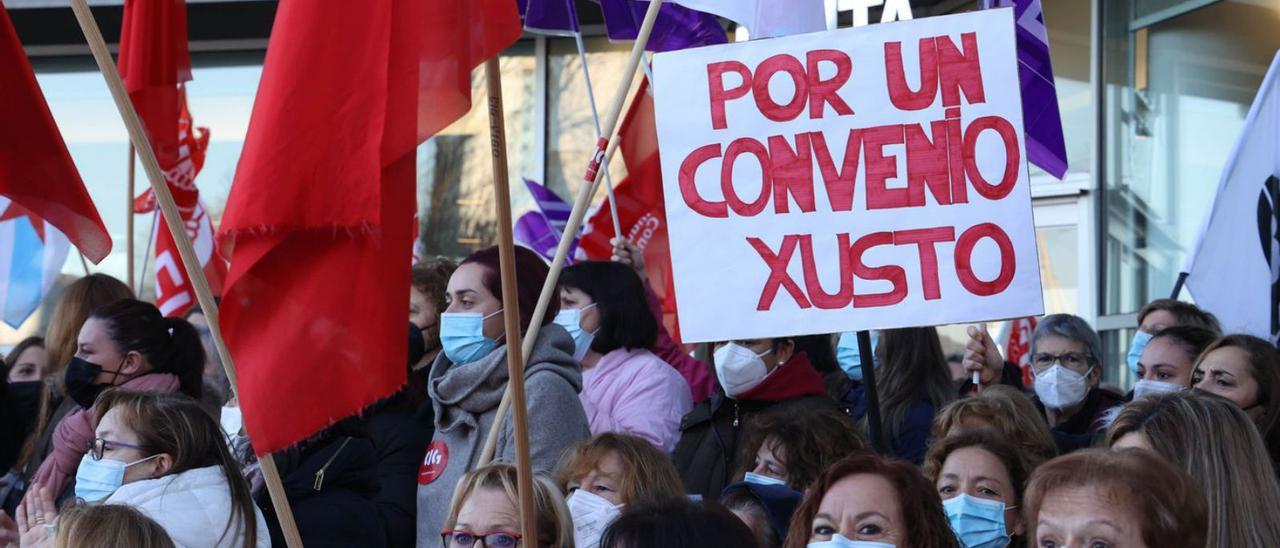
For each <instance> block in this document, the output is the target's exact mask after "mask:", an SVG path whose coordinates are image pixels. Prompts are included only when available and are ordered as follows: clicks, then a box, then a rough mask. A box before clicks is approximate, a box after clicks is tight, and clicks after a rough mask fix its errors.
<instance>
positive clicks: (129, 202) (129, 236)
mask: <svg viewBox="0 0 1280 548" xmlns="http://www.w3.org/2000/svg"><path fill="white" fill-rule="evenodd" d="M134 156H135V153H134V151H133V143H129V176H128V179H127V180H126V183H127V188H128V189H129V190H128V191H127V192H126V193H125V196H124V201H125V206H126V207H125V219H126V225H127V227H128V228H126V229H125V238H126V240H125V242H126V243H125V249H126V250H127V255H128V256H129V260H128V263H127V264H128V268H127V269H126V271H127V272H128V281H129V287H134V285H133V265H134V262H135V261H134V258H135V257H137V255H134V253H133V195H134V192H136V189H135V188H134V173H133V164H134V161H133V158H134Z"/></svg>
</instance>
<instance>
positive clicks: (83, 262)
mask: <svg viewBox="0 0 1280 548" xmlns="http://www.w3.org/2000/svg"><path fill="white" fill-rule="evenodd" d="M76 251H77V252H78V253H80V267H81V268H83V269H84V275H85V276H88V275H89V261H86V260H85V258H84V252H83V251H80V247H79V246H77V247H76Z"/></svg>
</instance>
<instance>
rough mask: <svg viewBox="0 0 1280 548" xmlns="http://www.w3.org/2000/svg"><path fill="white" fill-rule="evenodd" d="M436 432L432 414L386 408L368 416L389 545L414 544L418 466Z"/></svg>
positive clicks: (378, 498) (381, 511)
mask: <svg viewBox="0 0 1280 548" xmlns="http://www.w3.org/2000/svg"><path fill="white" fill-rule="evenodd" d="M426 407H427V408H428V409H430V407H431V405H430V404H428V405H427V406H426ZM424 418H425V421H424V420H423V419H424ZM433 432H435V427H434V425H433V424H432V422H431V416H430V414H427V415H426V416H425V417H424V416H422V415H419V414H414V413H407V412H404V411H402V410H398V409H394V408H392V407H384V408H382V409H376V410H375V411H373V412H372V413H370V415H369V437H370V438H371V439H372V440H373V445H374V448H375V449H376V450H377V453H378V485H379V486H380V488H379V490H378V496H377V497H376V498H375V499H374V500H375V501H376V502H377V505H378V514H379V515H380V516H381V518H382V526H383V529H384V530H385V531H386V534H387V544H388V545H389V546H413V543H414V542H416V541H417V524H416V522H415V520H416V519H417V518H418V467H419V466H420V465H421V464H422V457H423V455H424V454H426V452H427V444H429V443H431V435H432V433H433Z"/></svg>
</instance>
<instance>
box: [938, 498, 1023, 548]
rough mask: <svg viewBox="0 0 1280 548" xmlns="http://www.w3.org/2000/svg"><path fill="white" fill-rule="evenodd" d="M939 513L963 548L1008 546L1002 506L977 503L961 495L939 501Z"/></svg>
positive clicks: (996, 502)
mask: <svg viewBox="0 0 1280 548" xmlns="http://www.w3.org/2000/svg"><path fill="white" fill-rule="evenodd" d="M942 509H943V510H944V511H946V513H947V520H948V521H950V522H951V530H952V531H955V533H956V537H957V538H959V539H960V544H961V545H963V546H964V548H1004V547H1005V546H1008V545H1009V534H1008V533H1006V532H1005V524H1004V512H1005V510H1008V509H1009V508H1006V507H1005V505H1004V503H1003V502H1000V501H998V500H987V499H980V498H978V497H971V496H969V495H966V494H964V493H961V494H959V495H956V496H955V497H952V498H949V499H947V500H944V501H942Z"/></svg>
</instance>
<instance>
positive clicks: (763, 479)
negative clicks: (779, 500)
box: [742, 472, 787, 487]
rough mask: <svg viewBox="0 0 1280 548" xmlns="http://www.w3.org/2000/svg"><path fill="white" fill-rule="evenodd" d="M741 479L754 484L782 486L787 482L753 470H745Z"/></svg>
mask: <svg viewBox="0 0 1280 548" xmlns="http://www.w3.org/2000/svg"><path fill="white" fill-rule="evenodd" d="M742 481H744V482H747V483H751V484H755V485H782V486H784V487H785V486H786V485H787V482H785V481H783V480H780V479H778V478H775V477H773V476H766V475H764V474H757V473H755V472H747V473H746V475H744V476H743V477H742Z"/></svg>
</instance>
